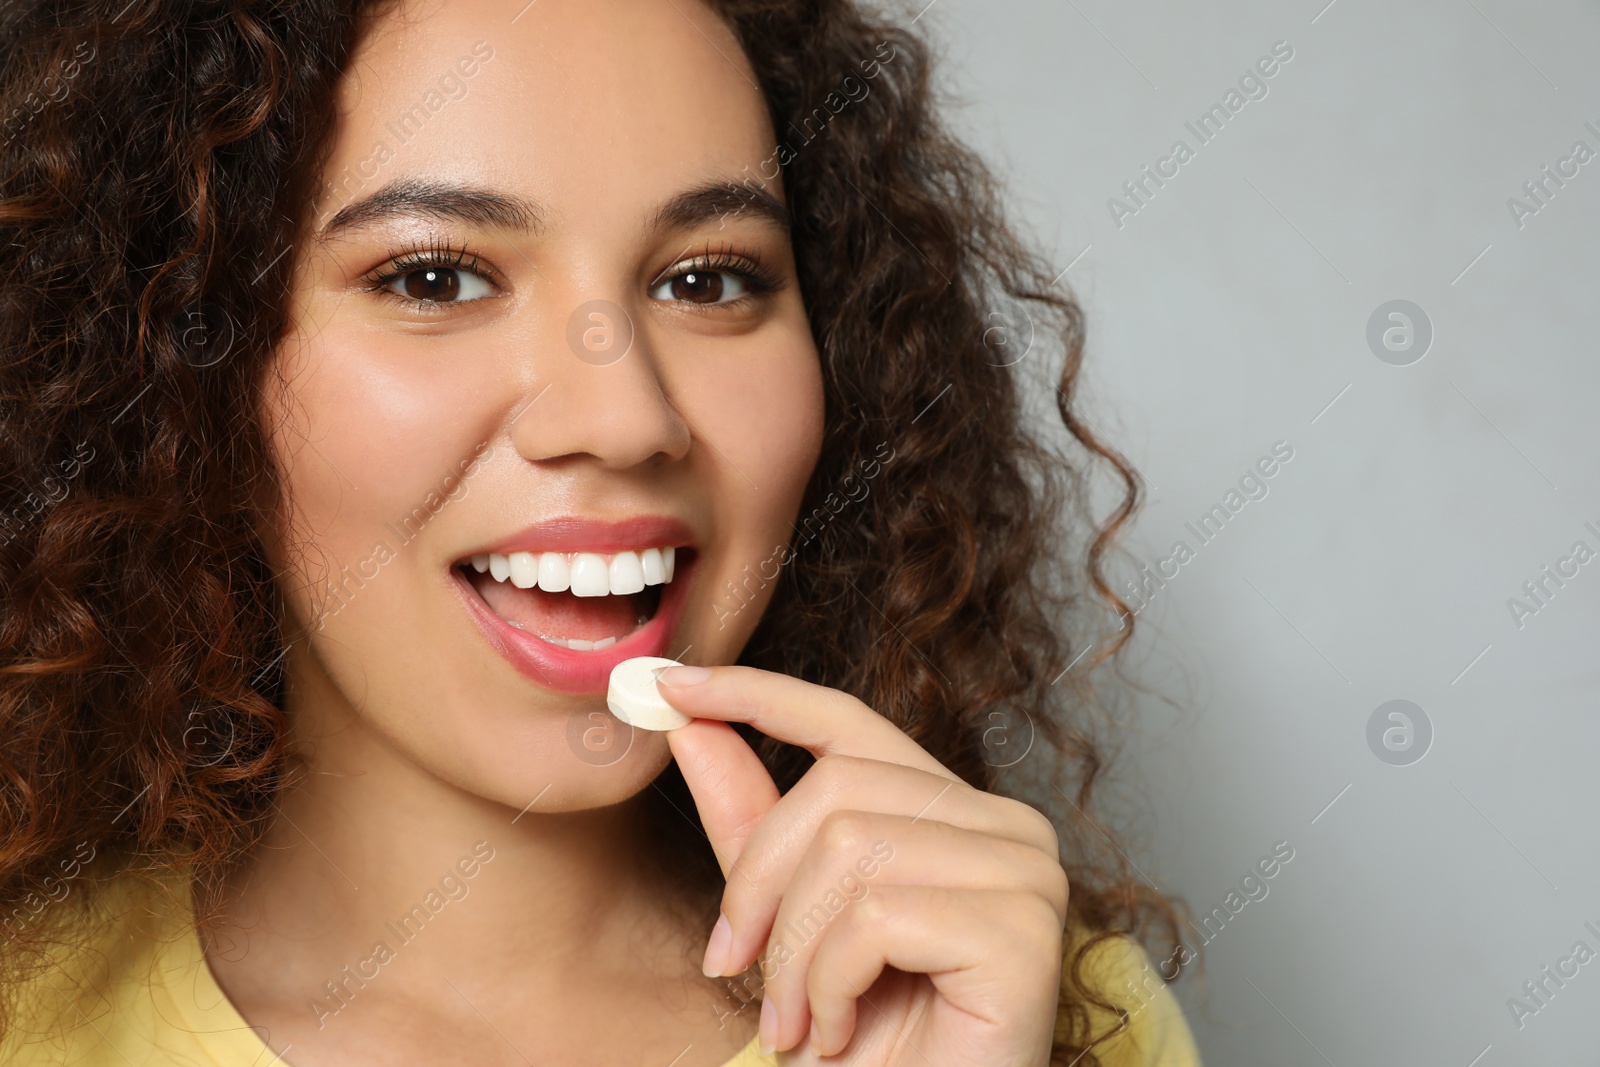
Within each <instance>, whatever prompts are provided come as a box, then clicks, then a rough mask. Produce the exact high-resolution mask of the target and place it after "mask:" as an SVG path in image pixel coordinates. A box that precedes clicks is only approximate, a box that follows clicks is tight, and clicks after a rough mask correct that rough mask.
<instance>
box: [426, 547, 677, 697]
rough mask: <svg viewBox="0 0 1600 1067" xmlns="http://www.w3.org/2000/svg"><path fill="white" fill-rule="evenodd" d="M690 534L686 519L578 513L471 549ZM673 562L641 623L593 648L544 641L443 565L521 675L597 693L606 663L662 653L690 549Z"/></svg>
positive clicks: (604, 682)
mask: <svg viewBox="0 0 1600 1067" xmlns="http://www.w3.org/2000/svg"><path fill="white" fill-rule="evenodd" d="M693 543H694V537H693V534H692V532H691V531H690V530H689V528H688V526H687V525H685V524H683V523H681V522H679V521H678V520H676V519H669V518H663V517H655V516H648V517H644V518H638V519H629V520H626V521H624V522H618V523H602V522H592V521H589V520H586V519H561V520H557V521H555V522H550V523H543V524H541V525H539V526H536V527H532V528H530V529H528V530H525V531H523V532H522V533H520V534H516V535H514V536H513V537H510V538H507V539H506V540H504V541H501V542H498V543H496V544H495V545H493V546H490V547H486V548H482V549H479V550H478V551H479V552H502V553H509V552H575V551H592V552H623V551H627V550H630V549H638V548H647V547H651V546H656V545H682V546H689V545H692V544H693ZM685 555H686V558H680V559H679V560H678V562H677V565H676V567H675V568H674V574H673V576H672V581H670V582H668V583H667V584H666V585H664V586H662V589H661V605H660V607H658V608H657V609H656V613H655V615H654V616H653V617H652V618H651V619H650V621H649V622H647V623H645V624H644V625H643V626H641V627H639V629H637V630H635V631H634V632H633V633H631V634H629V635H628V636H627V637H625V638H622V639H620V640H619V641H617V643H616V644H614V645H612V646H611V647H610V648H605V649H601V650H600V651H598V652H579V651H577V650H576V649H570V648H562V647H561V646H559V645H552V644H551V643H550V642H548V641H545V640H542V639H541V638H539V637H536V636H534V635H533V634H530V633H528V632H527V631H526V630H519V629H517V628H516V627H515V626H512V625H511V624H510V623H508V622H506V620H504V619H502V618H501V617H500V616H498V615H496V614H495V613H494V612H493V611H492V610H490V608H489V605H488V604H486V603H484V600H483V598H482V597H481V596H479V595H478V591H477V590H476V589H474V588H473V587H472V585H471V583H469V582H468V581H467V578H466V575H464V574H463V573H462V572H461V569H460V568H459V567H451V568H450V578H451V581H452V583H453V584H454V586H455V588H456V591H457V592H458V593H459V594H460V596H461V600H462V603H463V604H465V605H466V608H467V614H468V615H469V616H471V617H472V621H473V622H475V623H477V626H478V629H479V630H480V631H481V632H482V633H483V636H484V637H485V639H487V640H488V642H489V645H490V647H492V648H493V649H494V650H495V651H496V652H498V653H500V655H502V656H504V657H505V658H506V660H507V661H508V662H509V663H510V664H511V665H512V666H513V667H515V668H516V669H517V671H518V673H520V674H522V675H523V677H525V678H528V679H529V680H531V681H533V682H536V683H538V684H539V685H541V686H544V687H545V688H547V689H555V690H557V691H560V692H565V693H595V692H600V693H603V692H605V690H606V688H607V686H608V684H609V683H610V680H611V669H612V668H613V667H615V666H616V665H617V664H619V663H621V662H622V661H623V660H625V659H632V658H633V657H635V656H665V655H667V654H668V651H667V649H668V642H670V641H671V640H672V635H673V633H674V632H675V631H676V630H677V628H678V621H679V620H680V619H681V618H682V617H683V612H684V607H685V605H686V604H687V599H688V589H689V580H690V578H691V577H692V575H693V573H694V570H695V567H696V565H697V564H698V563H699V558H698V554H697V553H687V554H685Z"/></svg>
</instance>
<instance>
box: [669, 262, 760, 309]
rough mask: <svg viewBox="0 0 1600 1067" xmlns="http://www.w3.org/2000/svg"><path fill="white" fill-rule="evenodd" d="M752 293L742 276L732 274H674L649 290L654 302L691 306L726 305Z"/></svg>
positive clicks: (713, 271)
mask: <svg viewBox="0 0 1600 1067" xmlns="http://www.w3.org/2000/svg"><path fill="white" fill-rule="evenodd" d="M752 291H753V290H752V288H751V286H750V284H749V283H748V282H747V281H745V279H744V278H742V277H741V276H740V275H738V274H735V273H733V272H731V271H721V270H701V269H699V268H696V269H694V270H689V271H684V272H682V273H679V274H675V275H673V276H672V277H670V278H668V279H667V280H666V281H664V282H662V283H661V284H660V285H658V286H656V287H655V288H654V289H652V290H650V296H651V298H653V299H655V300H682V301H684V302H685V303H690V304H726V303H731V302H732V301H734V300H737V299H739V298H740V297H741V296H746V295H748V294H749V293H751V292H752Z"/></svg>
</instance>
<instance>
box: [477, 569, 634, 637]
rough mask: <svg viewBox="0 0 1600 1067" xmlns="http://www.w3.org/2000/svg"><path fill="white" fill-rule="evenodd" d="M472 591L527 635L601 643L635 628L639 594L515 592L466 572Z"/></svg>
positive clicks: (504, 584) (489, 578)
mask: <svg viewBox="0 0 1600 1067" xmlns="http://www.w3.org/2000/svg"><path fill="white" fill-rule="evenodd" d="M468 575H469V577H470V578H471V580H472V585H473V588H475V589H476V590H477V591H478V595H479V596H481V597H483V599H484V603H486V604H488V605H489V608H490V610H491V611H493V612H494V613H495V614H496V615H498V616H500V617H501V618H502V619H504V620H506V621H507V622H514V623H516V624H517V625H519V626H521V627H522V628H523V629H524V630H527V631H528V632H529V633H534V634H539V635H541V636H543V637H565V638H572V637H576V638H578V639H580V640H583V641H601V640H604V639H605V638H607V637H618V638H620V637H625V636H626V635H628V634H630V633H632V632H633V631H634V630H636V629H637V628H638V622H639V595H638V594H637V593H635V594H633V595H632V596H614V595H613V596H573V595H572V594H571V593H547V592H545V591H544V590H543V589H538V588H534V589H518V588H517V587H516V586H514V585H512V584H511V583H510V582H497V581H495V580H494V578H493V577H492V576H490V575H489V574H477V573H473V572H471V571H469V572H468Z"/></svg>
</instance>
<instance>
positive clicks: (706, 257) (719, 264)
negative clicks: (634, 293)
mask: <svg viewBox="0 0 1600 1067" xmlns="http://www.w3.org/2000/svg"><path fill="white" fill-rule="evenodd" d="M695 273H719V274H720V273H727V274H735V275H738V277H739V278H740V279H742V280H743V281H744V283H745V286H746V288H747V289H748V290H749V292H747V293H745V294H744V295H742V296H738V297H735V298H734V299H732V300H728V301H724V302H722V303H718V304H705V305H699V306H702V307H729V306H732V305H735V304H742V303H745V302H747V301H749V300H753V299H756V298H759V297H762V296H765V295H766V294H768V293H771V292H775V291H777V290H778V289H781V288H783V276H782V275H781V274H779V273H778V271H776V270H774V269H773V268H771V267H769V266H767V265H766V264H765V263H764V262H763V261H762V259H761V254H760V253H759V252H740V251H738V250H737V249H735V248H734V247H733V246H732V245H722V246H719V247H717V248H715V249H713V248H712V246H711V243H710V242H709V241H708V242H707V243H706V246H705V248H703V249H702V250H701V251H700V254H699V255H697V256H696V257H695V258H693V259H691V260H689V261H688V262H686V263H679V264H675V265H674V266H673V267H668V268H667V270H665V271H663V272H662V273H660V274H658V275H656V276H655V278H654V279H653V280H652V281H651V283H650V288H651V289H654V288H656V287H657V286H659V285H660V284H661V283H662V282H667V281H671V280H673V279H674V278H681V277H683V276H684V275H685V274H695Z"/></svg>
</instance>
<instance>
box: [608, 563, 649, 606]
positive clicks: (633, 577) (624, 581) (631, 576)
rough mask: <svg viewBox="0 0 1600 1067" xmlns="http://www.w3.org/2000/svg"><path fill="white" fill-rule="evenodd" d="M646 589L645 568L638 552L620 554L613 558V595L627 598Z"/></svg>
mask: <svg viewBox="0 0 1600 1067" xmlns="http://www.w3.org/2000/svg"><path fill="white" fill-rule="evenodd" d="M643 588H644V566H643V564H641V563H640V562H639V553H637V552H618V553H617V554H616V555H614V556H612V557H611V595H612V596H627V595H628V594H629V593H637V592H639V590H641V589H643Z"/></svg>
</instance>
